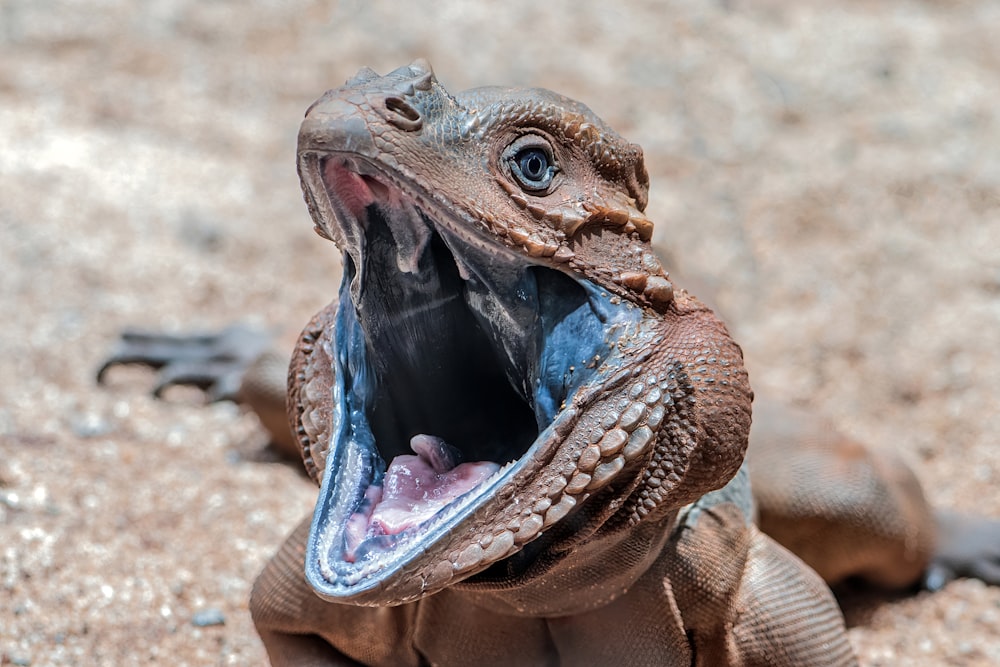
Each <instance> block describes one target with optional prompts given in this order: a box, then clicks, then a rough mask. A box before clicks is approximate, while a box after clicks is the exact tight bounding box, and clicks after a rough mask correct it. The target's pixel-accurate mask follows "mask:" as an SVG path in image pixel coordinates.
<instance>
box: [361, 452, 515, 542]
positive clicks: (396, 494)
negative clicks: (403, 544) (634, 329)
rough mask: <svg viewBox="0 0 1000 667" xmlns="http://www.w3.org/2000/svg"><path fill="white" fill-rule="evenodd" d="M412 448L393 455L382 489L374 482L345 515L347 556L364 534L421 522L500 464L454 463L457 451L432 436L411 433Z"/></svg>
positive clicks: (395, 530)
mask: <svg viewBox="0 0 1000 667" xmlns="http://www.w3.org/2000/svg"><path fill="white" fill-rule="evenodd" d="M410 448H411V449H413V451H415V452H417V454H416V455H410V454H404V455H402V456H397V457H396V458H394V459H393V460H392V462H391V463H390V464H389V468H388V470H386V471H385V477H384V478H383V479H382V488H381V494H379V493H378V487H371V488H369V489H368V492H367V493H366V494H365V497H366V500H367V501H368V502H366V503H365V505H363V506H362V508H361V511H360V512H357V513H355V514H354V515H353V516H352V517H351V518H350V519H349V520H348V525H347V535H346V539H347V544H346V547H347V550H346V551H347V558H348V560H353V554H354V552H355V551H356V549H357V547H358V546H360V545H361V543H362V542H364V541H365V540H366V539H368V538H370V537H376V536H378V535H395V534H397V533H401V532H403V531H404V530H406V529H408V528H412V527H414V526H418V525H420V524H421V523H423V522H424V521H426V520H427V519H429V518H431V517H432V516H434V515H435V514H436V513H437V512H438V511H439V510H440V509H441V508H442V507H444V506H445V505H447V504H448V503H450V502H451V501H453V500H455V499H456V498H458V497H459V496H461V495H462V494H464V493H466V492H468V491H471V490H472V489H474V488H475V487H476V486H477V485H478V484H479V483H480V482H482V481H483V480H485V479H486V478H488V477H489V476H490V475H492V474H493V473H495V472H496V471H497V470H499V469H500V466H499V465H498V464H496V463H493V462H492V461H478V462H474V463H461V464H459V465H455V460H456V457H457V454H458V452H457V451H456V450H455V449H454V448H452V447H451V446H450V445H448V444H447V443H445V442H444V440H442V439H441V438H437V437H435V436H429V435H417V436H414V437H413V438H412V439H411V440H410ZM379 496H380V497H379Z"/></svg>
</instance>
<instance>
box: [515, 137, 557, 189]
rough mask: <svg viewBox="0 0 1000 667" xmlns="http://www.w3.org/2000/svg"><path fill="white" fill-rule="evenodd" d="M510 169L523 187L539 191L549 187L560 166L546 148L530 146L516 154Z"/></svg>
mask: <svg viewBox="0 0 1000 667" xmlns="http://www.w3.org/2000/svg"><path fill="white" fill-rule="evenodd" d="M510 170H511V172H512V173H513V174H514V178H516V179H517V182H518V183H520V185H521V187H522V188H524V189H525V190H531V191H535V192H537V191H540V190H545V189H547V188H548V187H549V184H550V183H552V178H553V176H555V174H556V172H557V171H558V168H557V167H556V166H555V165H554V164H553V163H552V159H551V158H550V157H549V154H548V153H547V152H546V151H545V150H543V149H541V148H539V147H537V146H529V147H527V148H522V149H521V150H519V151H518V152H517V153H516V154H515V155H514V157H513V158H512V159H511V161H510Z"/></svg>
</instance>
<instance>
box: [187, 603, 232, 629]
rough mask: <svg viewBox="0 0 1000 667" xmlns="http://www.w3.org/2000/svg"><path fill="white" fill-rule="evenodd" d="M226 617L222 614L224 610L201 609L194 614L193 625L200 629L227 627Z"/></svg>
mask: <svg viewBox="0 0 1000 667" xmlns="http://www.w3.org/2000/svg"><path fill="white" fill-rule="evenodd" d="M225 624H226V616H225V615H224V614H223V613H222V610H220V609H216V608H214V607H209V608H208V609H200V610H198V611H196V612H195V613H194V616H192V617H191V625H194V626H195V627H199V628H207V627H209V626H212V625H225Z"/></svg>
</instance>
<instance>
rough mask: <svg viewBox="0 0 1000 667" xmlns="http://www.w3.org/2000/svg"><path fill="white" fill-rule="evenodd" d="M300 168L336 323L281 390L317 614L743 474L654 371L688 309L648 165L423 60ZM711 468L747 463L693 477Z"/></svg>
mask: <svg viewBox="0 0 1000 667" xmlns="http://www.w3.org/2000/svg"><path fill="white" fill-rule="evenodd" d="M298 168H299V174H300V178H301V182H302V186H303V191H304V194H305V198H306V202H307V204H308V206H309V209H310V213H311V215H312V218H313V221H314V223H315V225H316V229H317V231H318V233H319V234H320V235H321V236H323V237H325V238H328V239H330V240H332V241H334V243H336V244H337V246H338V247H339V248H340V249H341V251H342V252H343V258H344V278H343V283H342V286H341V290H340V303H339V306H338V307H337V309H336V314H335V315H334V316H332V318H331V321H330V322H329V323H328V324H329V326H325V327H322V330H321V331H320V332H319V333H318V334H317V336H314V337H312V338H310V339H309V340H308V341H307V344H308V348H309V349H308V351H307V354H306V357H305V358H306V361H305V363H304V364H303V365H302V366H303V367H302V368H301V369H300V370H299V371H298V373H297V374H295V375H294V376H293V377H292V378H291V382H292V386H293V389H292V396H293V401H292V402H293V403H294V404H293V405H291V406H290V412H291V417H292V422H293V428H294V429H295V430H296V431H297V433H298V434H299V437H300V439H301V441H302V443H303V450H304V453H305V460H306V466H307V468H308V469H309V471H310V474H311V475H312V476H313V477H314V478H315V479H316V480H317V481H318V482H319V483H320V484H321V492H320V498H319V501H318V502H317V506H316V510H315V513H314V518H313V523H312V527H311V531H310V538H309V542H308V547H307V549H308V550H307V554H306V576H307V579H308V580H309V582H310V583H311V585H312V586H313V587H314V588H315V589H316V591H317V593H319V594H320V595H321V596H323V597H326V598H328V599H331V600H336V601H342V602H351V603H355V604H370V605H386V604H401V603H404V602H407V601H411V600H414V599H418V598H420V597H422V596H424V595H428V594H431V593H434V592H436V591H438V590H440V589H442V588H444V587H445V586H449V585H452V584H454V583H456V582H459V581H461V580H463V579H466V578H468V577H471V576H473V575H476V574H477V573H480V572H482V571H483V570H485V569H487V568H489V567H490V566H492V565H494V564H497V563H500V562H502V561H505V560H506V562H508V564H509V563H511V562H512V561H511V557H512V556H513V555H514V554H517V553H518V552H520V551H521V550H522V549H524V548H525V547H526V545H528V544H529V543H532V542H536V548H537V544H546V545H549V546H551V543H552V540H554V539H556V538H555V537H553V536H554V535H557V534H558V531H556V530H553V529H552V528H553V526H556V525H557V524H560V523H563V524H565V523H566V521H567V517H568V516H570V515H573V516H575V517H577V518H576V521H577V522H578V525H576V527H575V529H574V533H575V534H578V533H579V532H580V529H581V527H582V526H584V525H592V527H597V526H600V525H603V524H604V523H607V521H608V517H609V516H611V515H616V516H627V517H631V518H632V519H635V520H638V519H640V518H642V517H643V516H645V515H646V514H648V513H649V512H650V511H651V510H655V509H657V508H659V507H668V506H669V507H674V508H676V507H678V506H680V505H682V504H684V503H685V502H689V501H690V500H691V499H692V498H694V497H696V496H697V495H699V494H700V493H702V492H704V491H706V490H708V489H710V488H714V487H717V486H721V485H722V484H723V483H725V481H726V480H727V479H728V478H729V477H731V476H732V474H733V473H735V470H736V468H738V466H739V462H740V460H741V459H742V449H741V448H742V447H743V446H744V445H745V433H743V435H742V439H743V442H742V443H740V442H739V440H740V435H739V433H738V432H737V431H739V427H740V426H739V424H737V425H735V426H733V428H732V430H733V432H734V433H733V434H731V435H732V436H733V437H729V438H728V439H727V438H722V439H717V440H718V441H715V440H713V441H712V442H708V441H709V440H711V438H707V437H704V433H703V431H704V430H705V429H706V428H709V429H710V428H711V427H710V426H708V427H706V426H705V424H704V423H701V422H699V421H698V420H697V419H696V418H695V415H694V412H693V411H692V410H693V408H692V407H691V406H692V405H693V402H692V401H689V400H688V398H689V397H690V396H691V395H692V394H693V393H694V392H695V384H696V383H694V381H693V380H692V379H691V377H690V376H689V374H688V373H687V371H686V370H685V366H684V364H683V363H681V362H680V361H676V360H674V361H670V362H669V363H668V362H662V363H661V362H657V361H655V360H656V359H657V358H658V355H660V354H661V353H663V352H664V351H667V352H669V349H668V348H670V345H669V344H665V342H664V334H663V322H664V318H668V319H669V318H674V319H676V316H677V313H678V305H677V303H676V298H675V295H674V293H673V288H672V286H671V285H670V283H669V281H668V280H667V276H666V273H665V272H664V270H663V268H662V266H661V265H660V263H659V261H658V260H657V259H656V257H655V255H654V254H653V252H652V251H651V249H650V246H649V239H650V236H651V233H652V224H651V223H650V221H649V220H648V219H647V218H646V217H645V216H644V214H643V209H644V207H645V204H646V197H647V187H648V178H647V174H646V170H645V167H644V165H643V160H642V152H641V150H640V149H639V148H638V147H637V146H635V145H633V144H629V143H628V142H626V141H624V140H623V139H622V138H621V137H619V136H618V135H617V134H616V133H615V132H614V131H612V130H611V129H610V128H608V127H607V126H605V125H604V124H603V122H602V121H601V120H600V119H599V118H597V117H596V116H595V115H594V114H593V113H592V112H591V111H590V110H589V109H588V108H587V107H585V106H583V105H582V104H580V103H578V102H575V101H573V100H570V99H567V98H565V97H562V96H560V95H557V94H555V93H552V92H549V91H545V90H537V89H530V90H523V89H508V88H480V89H475V90H472V91H467V92H465V93H460V94H458V95H456V96H452V95H450V94H449V93H448V92H447V91H446V90H445V89H444V88H443V87H442V86H441V85H440V84H439V83H438V82H437V80H436V79H435V78H434V75H433V72H432V71H431V69H430V67H429V65H427V63H425V62H423V61H417V62H415V63H413V64H411V65H410V66H408V67H403V68H400V69H398V70H396V71H394V72H392V73H390V74H388V75H386V76H379V75H377V74H376V73H375V72H373V71H372V70H368V69H365V70H362V71H361V72H359V73H358V74H357V75H356V76H355V77H354V78H353V79H351V80H350V81H348V82H347V83H346V84H345V85H344V86H342V87H340V88H337V89H334V90H331V91H329V92H327V93H326V94H325V95H323V97H322V98H320V99H319V100H318V101H317V102H316V103H315V104H313V106H312V107H310V109H309V111H308V112H307V114H306V118H305V120H304V122H303V124H302V127H301V130H300V133H299V148H298ZM680 298H681V299H682V301H683V303H685V304H686V303H687V301H686V296H684V295H683V293H681V295H680ZM682 305H683V304H682ZM671 321H672V320H671ZM719 326H720V327H721V325H719ZM678 327H679V328H677V331H681V332H682V333H680V334H679V335H680V336H681V337H682V338H683V336H684V334H683V330H684V327H683V326H681V325H678ZM703 338H704V337H703V336H701V335H700V334H699V337H698V344H699V345H701V346H702V347H706V348H709V347H711V346H710V345H708V343H706V342H705V341H704V340H703ZM719 338H720V339H721V340H725V341H728V336H727V335H725V334H724V330H723V331H722V333H720V334H719ZM300 346H301V344H300ZM733 347H735V346H733ZM712 349H714V348H712ZM712 349H709V350H708V352H709V354H712V353H713V352H712ZM675 352H676V350H675ZM734 354H735V355H736V356H738V350H737V351H736V352H735V353H734ZM674 356H679V355H677V354H675V355H674ZM730 356H732V355H730ZM692 359H693V356H692ZM737 366H738V368H737V367H734V369H733V370H734V372H735V371H738V372H739V373H742V366H740V365H737ZM726 373H728V371H726ZM748 404H749V398H747V406H746V408H747V410H746V412H747V414H746V418H747V419H748V414H749V413H748V407H749V405H748ZM702 421H705V420H702ZM708 421H710V420H708ZM744 421H746V420H744ZM706 423H707V422H706ZM668 428H670V429H674V430H675V431H677V435H676V437H675V441H674V442H671V443H670V446H669V447H664V446H661V445H660V444H658V443H660V441H662V440H663V438H662V437H661V435H662V434H663V433H664V432H665V430H666V429H668ZM683 429H687V433H681V430H683ZM699 429H701V431H699ZM744 430H745V429H744ZM699 434H700V436H701V437H700V436H699ZM730 440H732V441H733V443H735V444H732V443H731V442H730ZM720 442H721V443H722V445H720V444H719V443H720ZM720 447H721V448H722V449H725V453H728V452H729V451H730V450H733V449H737V450H739V452H738V455H732V456H729V458H731V459H733V461H732V462H731V463H727V464H726V465H724V466H716V467H717V468H718V471H716V470H715V469H713V471H712V473H711V474H688V471H689V470H695V469H697V468H698V466H697V465H694V464H693V462H695V461H697V460H698V459H699V457H708V458H711V459H713V460H714V459H719V458H723V455H722V454H720V451H719V450H720ZM727 448H728V449H727ZM668 450H669V451H668ZM664 457H666V459H665V458H664ZM665 461H666V464H668V465H666V466H665ZM664 470H666V471H667V472H666V473H665V472H664ZM657 475H659V477H656V476H657ZM598 494H604V499H605V501H604V502H602V503H601V504H600V508H601V509H600V510H599V511H597V510H595V511H592V512H590V513H587V512H583V511H582V509H581V508H582V506H584V505H585V504H586V503H585V501H587V500H588V499H591V498H593V497H595V496H596V495H598ZM591 505H592V506H594V507H597V505H596V504H594V503H591ZM608 507H610V508H612V511H608V509H607V508H608ZM581 517H583V518H581ZM588 522H589V523H588ZM595 529H596V528H595ZM546 534H548V537H547V539H548V542H546V539H545V538H542V536H543V535H546ZM564 537H565V535H564ZM515 569H516V568H515Z"/></svg>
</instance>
